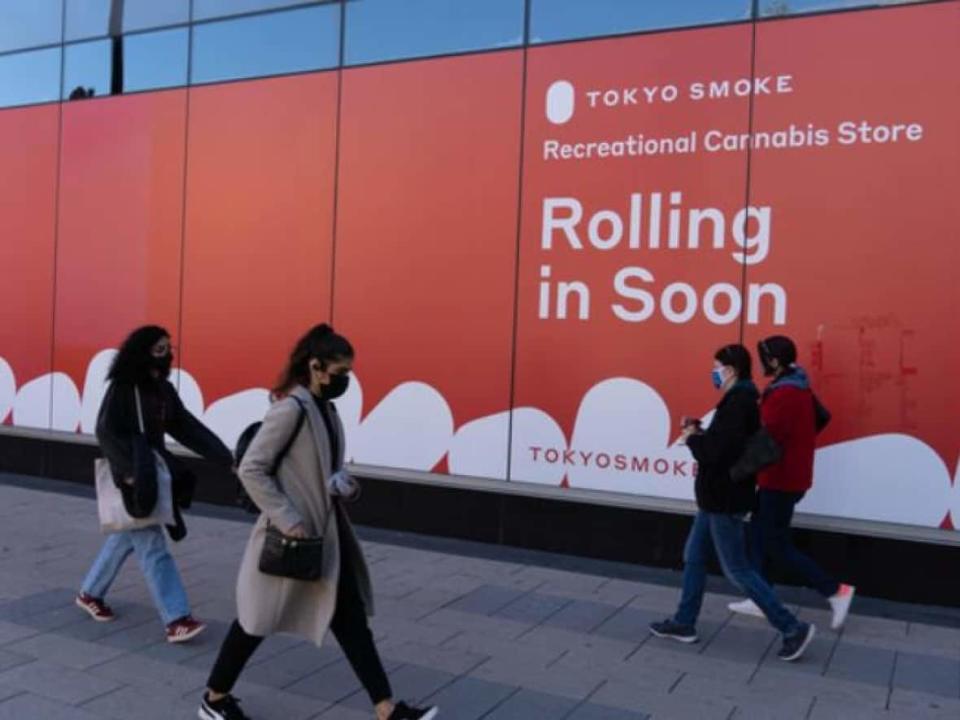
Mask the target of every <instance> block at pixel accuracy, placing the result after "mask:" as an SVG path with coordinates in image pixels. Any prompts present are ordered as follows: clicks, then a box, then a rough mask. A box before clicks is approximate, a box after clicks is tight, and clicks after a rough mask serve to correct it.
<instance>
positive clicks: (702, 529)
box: [650, 345, 815, 661]
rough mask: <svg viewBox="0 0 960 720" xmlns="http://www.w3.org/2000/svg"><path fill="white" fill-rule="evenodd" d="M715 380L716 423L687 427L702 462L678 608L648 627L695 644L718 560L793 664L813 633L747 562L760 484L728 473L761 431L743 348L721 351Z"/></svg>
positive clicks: (692, 423)
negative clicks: (748, 527)
mask: <svg viewBox="0 0 960 720" xmlns="http://www.w3.org/2000/svg"><path fill="white" fill-rule="evenodd" d="M712 379H713V385H714V387H715V388H716V389H717V390H719V391H721V392H722V393H723V397H722V398H721V399H720V403H719V404H718V405H717V409H716V412H715V414H714V416H713V420H712V421H711V422H710V425H709V427H708V428H707V429H706V430H705V431H704V430H701V429H700V427H699V423H697V422H695V421H685V423H684V429H683V434H682V436H681V439H682V440H685V441H686V444H687V446H688V447H689V448H690V452H691V453H692V454H693V457H694V459H695V460H696V461H697V478H696V485H695V495H696V499H697V514H696V516H695V517H694V520H693V527H692V528H691V529H690V535H689V536H688V538H687V544H686V547H685V548H684V551H683V563H684V564H683V590H682V595H681V598H680V606H679V607H678V608H677V612H676V614H675V615H674V616H673V617H672V618H669V619H667V620H664V621H663V622H657V623H653V624H651V625H650V632H652V633H653V634H654V635H656V636H657V637H668V638H672V639H674V640H678V641H680V642H685V643H692V642H697V640H698V638H697V631H696V622H697V617H698V616H699V615H700V606H701V605H702V603H703V595H704V592H705V590H706V582H707V562H708V560H709V558H710V557H711V556H712V554H713V553H714V552H715V553H716V555H717V557H718V558H719V560H720V567H721V569H722V570H723V574H724V575H726V576H727V579H728V580H730V582H732V583H733V584H734V585H735V586H737V587H738V588H739V589H740V590H741V591H743V592H744V593H746V595H747V596H748V597H749V598H750V599H751V600H753V601H754V602H755V603H756V604H757V606H758V607H759V608H760V609H761V610H763V614H764V615H765V616H766V618H767V620H769V622H770V624H771V625H773V626H774V627H775V628H776V629H777V630H779V631H780V633H781V634H782V635H783V646H782V647H781V649H780V652H779V653H778V657H780V658H781V659H782V660H788V661H791V660H796V659H798V658H799V657H800V656H801V655H803V653H804V651H805V650H806V649H807V646H808V645H809V644H810V641H811V640H813V636H814V632H815V628H814V626H813V625H811V624H808V623H804V622H800V621H799V620H798V619H797V618H796V617H795V616H794V615H793V614H792V613H791V612H790V611H789V610H787V609H786V608H785V607H784V606H783V603H781V602H780V600H779V599H778V598H777V596H776V595H775V594H774V592H773V589H772V588H771V587H770V586H769V585H768V584H767V583H766V581H765V580H764V579H763V578H762V577H761V576H760V575H758V574H757V573H756V572H755V571H754V569H753V567H752V566H751V564H750V562H749V561H748V560H747V551H746V539H745V534H744V533H745V520H746V516H747V515H748V513H749V512H750V510H751V509H752V508H753V504H754V494H755V492H756V491H755V484H756V481H755V478H750V479H749V480H748V481H739V482H734V481H733V480H732V479H731V478H730V468H731V467H732V466H733V465H734V463H736V461H737V460H738V459H739V457H740V456H741V454H742V453H743V451H744V448H745V447H746V444H747V440H748V439H749V438H750V436H751V435H753V434H754V433H755V432H756V431H757V430H758V429H759V427H760V411H759V407H758V400H759V397H760V395H759V393H758V392H757V387H756V385H754V384H753V380H752V379H751V360H750V353H749V351H748V350H747V349H746V348H745V347H743V345H727V346H726V347H724V348H721V349H720V350H719V351H718V352H717V353H716V355H715V356H714V366H713V372H712Z"/></svg>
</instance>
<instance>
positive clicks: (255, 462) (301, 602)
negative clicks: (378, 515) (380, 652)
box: [237, 387, 373, 645]
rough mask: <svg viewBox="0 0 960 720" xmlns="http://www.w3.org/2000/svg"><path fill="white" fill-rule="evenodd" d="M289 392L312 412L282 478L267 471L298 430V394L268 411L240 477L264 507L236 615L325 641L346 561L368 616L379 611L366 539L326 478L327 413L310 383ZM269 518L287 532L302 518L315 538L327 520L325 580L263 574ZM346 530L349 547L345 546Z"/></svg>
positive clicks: (250, 625)
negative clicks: (322, 411) (363, 547)
mask: <svg viewBox="0 0 960 720" xmlns="http://www.w3.org/2000/svg"><path fill="white" fill-rule="evenodd" d="M291 395H294V396H296V397H297V398H298V399H299V400H300V401H301V402H302V403H303V407H304V409H305V410H306V413H307V415H306V418H305V419H304V423H303V425H302V427H301V428H300V432H299V433H298V434H297V437H296V438H295V439H294V441H293V444H292V445H291V446H290V449H289V450H288V451H287V454H286V455H285V456H284V458H283V460H282V462H281V464H280V467H279V470H278V471H277V475H276V477H273V476H271V475H270V474H269V473H270V471H271V469H272V467H273V464H274V462H275V460H276V457H277V455H279V453H280V451H281V450H282V449H283V447H284V445H285V444H286V443H287V441H288V440H289V439H290V437H291V435H292V434H293V431H294V429H295V427H296V424H297V418H298V416H299V413H300V407H299V406H298V404H297V402H296V400H294V399H293V398H292V397H286V398H283V399H282V400H278V401H277V402H275V403H274V404H273V405H272V406H271V407H270V409H269V410H268V411H267V415H266V417H265V418H264V420H263V425H262V426H261V428H260V430H259V431H258V432H257V434H256V436H255V437H254V439H253V441H252V442H251V443H250V447H249V448H248V449H247V451H246V453H245V454H244V456H243V462H242V463H241V464H240V468H239V475H240V481H241V482H242V483H243V486H244V488H246V491H247V492H248V493H249V495H250V497H251V498H252V499H253V501H254V502H255V503H256V504H257V506H258V507H259V508H260V509H261V510H262V513H261V515H260V517H259V518H258V519H257V522H256V524H255V525H254V527H253V531H252V532H251V533H250V539H249V541H248V542H247V547H246V551H245V552H244V555H243V561H242V563H241V564H240V574H239V577H238V578H237V617H238V620H239V621H240V626H241V627H242V628H243V629H244V630H245V631H246V632H247V633H249V634H250V635H259V636H265V635H270V634H271V633H277V632H289V633H295V634H297V635H301V636H303V637H306V638H307V639H309V640H312V641H313V642H315V643H316V644H317V645H320V644H321V643H322V642H323V637H324V635H325V634H326V632H327V628H328V627H329V626H330V621H331V619H332V617H333V613H334V610H335V609H336V601H337V581H338V579H339V577H340V563H341V562H345V563H350V564H351V566H352V568H353V571H354V576H355V577H356V578H357V583H358V585H359V589H360V596H361V597H362V598H363V602H364V606H365V610H366V612H367V614H368V615H373V592H372V590H371V587H370V576H369V573H368V572H367V565H366V562H365V561H364V558H363V552H362V550H361V548H360V543H359V542H358V541H357V538H356V536H355V535H354V533H353V528H352V527H351V526H350V521H349V519H348V518H347V514H346V512H344V511H343V509H342V507H340V503H339V502H336V503H334V501H333V499H332V498H331V496H330V494H329V491H328V484H327V481H328V479H329V477H330V475H331V474H332V473H333V472H334V471H335V470H336V469H337V468H334V467H333V466H332V464H333V462H335V459H334V458H332V453H331V448H330V441H329V438H328V435H327V428H326V425H325V424H324V422H323V417H322V416H321V414H320V410H319V409H318V408H317V405H316V401H315V400H314V399H313V396H312V395H311V394H310V392H309V391H308V390H307V389H306V388H303V387H298V388H297V389H296V390H294V391H293V392H292V393H291ZM331 416H332V418H333V421H334V430H335V432H336V433H337V435H338V438H339V443H340V447H341V448H344V447H345V445H344V433H343V425H342V423H341V422H340V418H339V417H338V416H337V414H336V413H335V412H333V413H331ZM340 454H341V455H344V453H343V452H341V453H340ZM328 508H329V513H330V515H329V525H327V524H326V523H327V519H328ZM268 523H271V524H273V525H275V526H276V527H277V528H279V529H280V530H281V532H287V531H289V530H290V529H292V528H293V527H294V526H295V525H297V524H298V523H302V524H303V526H304V528H305V529H306V531H307V534H308V535H309V536H311V537H316V536H319V535H320V534H321V533H322V531H323V529H324V527H325V526H326V535H325V539H324V548H323V577H322V578H321V579H320V580H316V581H303V580H293V579H290V578H281V577H276V576H272V575H265V574H264V573H262V572H260V570H259V569H258V564H259V561H260V553H261V551H262V549H263V542H264V537H265V534H266V528H267V524H268ZM341 535H342V536H343V538H344V541H345V542H344V544H345V545H346V547H342V548H341V547H340V536H341Z"/></svg>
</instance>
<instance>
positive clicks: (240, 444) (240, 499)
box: [233, 395, 307, 515]
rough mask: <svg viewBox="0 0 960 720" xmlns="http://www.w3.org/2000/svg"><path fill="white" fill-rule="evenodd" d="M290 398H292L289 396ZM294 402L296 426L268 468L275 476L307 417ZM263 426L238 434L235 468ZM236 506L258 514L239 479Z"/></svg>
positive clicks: (255, 425) (255, 506)
mask: <svg viewBox="0 0 960 720" xmlns="http://www.w3.org/2000/svg"><path fill="white" fill-rule="evenodd" d="M291 397H293V396H292V395H291ZM293 399H294V400H296V401H297V405H298V406H299V408H300V414H299V415H298V416H297V424H296V425H294V427H293V433H292V434H291V435H290V439H289V440H287V442H286V443H284V445H283V447H282V448H281V449H280V452H279V453H277V457H276V458H275V459H274V461H273V466H272V467H271V468H270V474H271V475H274V476H275V475H276V474H277V471H278V470H279V469H280V463H281V462H283V458H284V457H286V455H287V453H288V452H289V451H290V447H291V446H292V445H293V441H294V440H296V439H297V435H299V434H300V428H302V427H303V421H304V419H305V418H306V416H307V413H306V411H305V410H304V407H303V403H302V402H301V401H300V399H299V398H296V397H294V398H293ZM261 425H263V423H262V422H260V421H257V422H255V423H251V424H250V425H248V426H247V427H246V429H244V431H243V432H242V433H240V437H238V438H237V446H236V447H235V448H234V450H233V457H234V460H235V461H236V464H237V467H238V468H239V467H240V461H241V460H243V456H244V454H245V453H246V452H247V448H249V447H250V443H251V442H253V438H254V437H255V436H256V434H257V432H259V430H260V426H261ZM236 502H237V505H239V506H240V507H242V508H243V509H244V510H246V511H247V512H248V513H251V514H253V515H259V514H260V508H259V507H257V504H256V503H255V502H254V501H253V498H251V497H250V495H249V494H248V493H247V489H246V488H245V487H244V486H243V483H242V482H240V478H237V500H236Z"/></svg>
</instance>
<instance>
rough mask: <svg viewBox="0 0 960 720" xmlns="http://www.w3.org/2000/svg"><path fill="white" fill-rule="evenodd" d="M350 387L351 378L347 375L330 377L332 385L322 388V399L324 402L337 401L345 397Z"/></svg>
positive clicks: (340, 374) (339, 374) (341, 374)
mask: <svg viewBox="0 0 960 720" xmlns="http://www.w3.org/2000/svg"><path fill="white" fill-rule="evenodd" d="M349 386H350V376H349V375H347V374H346V373H338V374H336V375H331V376H330V384H329V385H324V386H322V387H321V388H320V397H322V398H323V399H324V400H336V399H337V398H338V397H340V396H341V395H343V394H344V393H345V392H346V391H347V388H348V387H349Z"/></svg>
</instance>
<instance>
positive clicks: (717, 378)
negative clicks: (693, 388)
mask: <svg viewBox="0 0 960 720" xmlns="http://www.w3.org/2000/svg"><path fill="white" fill-rule="evenodd" d="M710 378H711V379H712V380H713V386H714V387H715V388H716V389H717V390H719V389H720V388H722V387H723V373H721V372H720V369H719V368H714V369H713V370H712V371H711V373H710Z"/></svg>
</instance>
